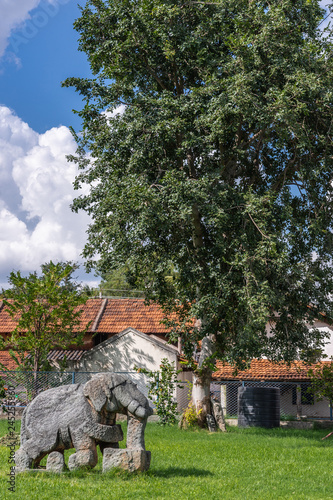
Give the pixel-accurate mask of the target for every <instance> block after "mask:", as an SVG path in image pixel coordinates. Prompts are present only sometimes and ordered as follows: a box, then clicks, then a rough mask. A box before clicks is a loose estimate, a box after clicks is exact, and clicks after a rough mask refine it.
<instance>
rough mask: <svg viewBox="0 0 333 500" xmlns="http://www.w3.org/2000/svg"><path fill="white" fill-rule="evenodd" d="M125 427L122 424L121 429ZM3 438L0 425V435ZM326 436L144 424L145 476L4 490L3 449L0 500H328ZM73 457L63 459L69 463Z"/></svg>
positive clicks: (93, 474) (71, 476)
mask: <svg viewBox="0 0 333 500" xmlns="http://www.w3.org/2000/svg"><path fill="white" fill-rule="evenodd" d="M122 425H124V424H122ZM6 432H7V423H6V421H0V436H3V435H4V434H6ZM326 433H327V431H325V430H294V429H272V430H268V429H259V428H251V429H238V428H232V427H230V428H229V430H228V433H226V434H222V433H216V434H209V433H208V432H207V431H204V430H200V431H193V430H189V431H181V430H179V429H178V428H176V427H169V428H168V427H167V428H162V427H160V426H158V425H157V424H156V423H149V424H148V425H147V429H146V447H147V449H148V450H151V452H152V463H151V468H150V470H149V471H148V472H145V473H141V474H134V475H129V474H125V473H120V472H110V473H108V474H101V457H100V461H99V464H98V466H97V467H96V468H95V469H94V470H92V471H89V472H81V471H80V472H67V473H64V474H62V475H61V476H57V475H55V474H50V473H44V472H38V473H26V474H20V475H17V476H16V492H15V493H11V492H8V491H7V484H6V474H7V473H8V471H9V465H8V463H7V462H8V454H9V452H8V449H7V448H6V447H3V446H0V482H1V484H0V498H1V499H3V498H4V499H5V498H19V499H27V500H35V499H36V500H37V499H38V500H46V499H47V500H50V499H57V500H67V499H68V500H69V499H74V500H76V499H79V500H84V499H88V500H90V499H95V498H103V500H104V499H105V500H109V499H110V500H118V499H119V500H127V499H131V500H132V499H136V498H138V499H140V500H146V499H147V500H148V499H168V500H170V499H172V500H173V499H176V500H187V499H188V500H193V499H198V500H205V499H209V500H211V499H226V500H233V499H242V500H250V499H256V500H266V499H272V500H276V499H293V500H295V499H296V500H302V499H333V473H332V462H333V438H328V439H327V440H325V441H321V438H322V437H323V436H325V435H326ZM72 452H73V450H71V451H69V452H67V458H66V459H68V455H69V454H70V453H72Z"/></svg>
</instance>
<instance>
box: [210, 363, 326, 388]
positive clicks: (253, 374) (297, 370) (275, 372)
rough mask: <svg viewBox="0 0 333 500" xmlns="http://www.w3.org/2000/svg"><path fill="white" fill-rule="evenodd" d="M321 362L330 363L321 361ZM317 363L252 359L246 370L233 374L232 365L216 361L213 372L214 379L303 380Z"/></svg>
mask: <svg viewBox="0 0 333 500" xmlns="http://www.w3.org/2000/svg"><path fill="white" fill-rule="evenodd" d="M321 363H330V362H329V361H322V362H321ZM314 366H317V365H307V364H305V363H303V362H301V361H295V362H293V363H292V364H291V365H290V366H288V365H287V363H283V362H280V363H273V362H272V361H268V360H267V359H254V360H252V362H251V367H250V368H249V369H248V370H240V371H238V373H237V374H236V375H235V374H234V367H232V366H231V365H229V364H227V363H226V364H224V363H223V362H222V361H217V363H216V368H217V370H216V372H214V373H213V379H214V380H258V381H261V380H263V381H265V380H276V381H280V382H282V381H290V380H291V381H294V382H298V381H303V380H309V377H308V374H307V373H308V370H309V369H310V368H313V367H314Z"/></svg>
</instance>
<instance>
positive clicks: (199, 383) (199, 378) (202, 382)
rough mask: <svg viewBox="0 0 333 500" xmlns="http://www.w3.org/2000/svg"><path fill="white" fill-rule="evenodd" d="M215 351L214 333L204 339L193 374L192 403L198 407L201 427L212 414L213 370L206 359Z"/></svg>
mask: <svg viewBox="0 0 333 500" xmlns="http://www.w3.org/2000/svg"><path fill="white" fill-rule="evenodd" d="M214 351H215V349H214V338H213V335H207V336H206V337H205V338H203V339H202V344H201V353H200V358H199V363H198V369H197V371H196V372H195V373H194V374H193V390H192V403H193V405H194V407H195V409H196V412H197V415H198V424H199V425H200V427H204V426H205V425H206V416H207V414H208V415H210V414H211V404H210V383H211V380H212V370H211V368H209V367H207V366H205V361H206V360H207V359H208V358H210V357H211V356H212V355H213V354H214Z"/></svg>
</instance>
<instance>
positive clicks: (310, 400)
mask: <svg viewBox="0 0 333 500" xmlns="http://www.w3.org/2000/svg"><path fill="white" fill-rule="evenodd" d="M310 385H311V384H309V383H303V384H299V386H300V388H301V404H302V405H314V394H313V393H311V392H308V388H309V387H310ZM297 387H298V386H297V385H293V405H296V404H297Z"/></svg>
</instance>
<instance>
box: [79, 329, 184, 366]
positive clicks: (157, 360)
mask: <svg viewBox="0 0 333 500" xmlns="http://www.w3.org/2000/svg"><path fill="white" fill-rule="evenodd" d="M177 356H178V351H177V349H176V348H174V347H172V346H170V345H168V344H165V345H163V343H162V341H159V340H156V339H152V338H150V337H149V336H148V335H145V334H143V333H141V332H138V331H137V330H134V329H132V328H128V329H127V330H125V332H122V333H120V334H118V335H115V336H114V337H111V338H110V339H108V340H106V341H105V342H102V343H101V344H99V345H98V346H96V347H94V348H93V349H90V350H89V351H87V353H85V354H84V355H83V356H82V359H81V361H80V364H79V365H78V367H77V371H89V372H91V371H92V372H100V371H114V372H119V371H125V372H127V371H128V372H132V371H134V366H137V367H138V368H146V369H147V370H158V369H159V366H160V364H161V361H162V359H163V358H167V359H168V360H169V362H170V363H174V364H175V366H176V367H177Z"/></svg>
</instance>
